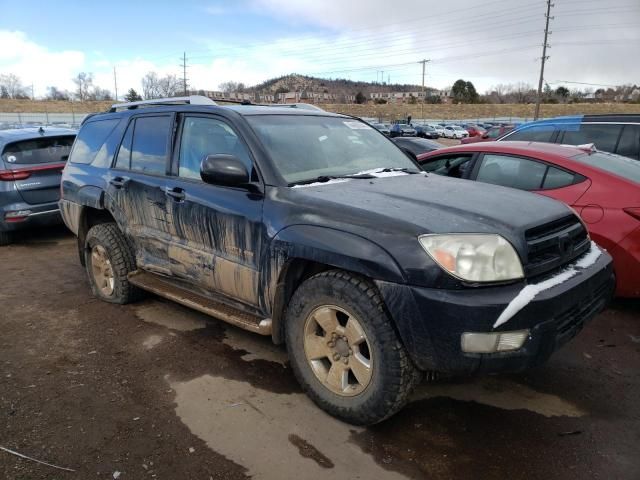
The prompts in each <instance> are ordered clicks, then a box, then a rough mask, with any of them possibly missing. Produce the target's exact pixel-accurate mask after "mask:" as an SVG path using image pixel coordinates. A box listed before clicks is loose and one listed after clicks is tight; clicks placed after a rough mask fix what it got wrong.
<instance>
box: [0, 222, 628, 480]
mask: <svg viewBox="0 0 640 480" xmlns="http://www.w3.org/2000/svg"><path fill="white" fill-rule="evenodd" d="M0 265H1V267H0V268H1V270H0V271H1V272H2V280H3V288H2V289H1V290H0V302H1V305H2V310H1V312H0V327H1V329H2V330H1V332H2V333H1V335H0V446H2V447H5V448H8V449H11V450H14V451H17V452H20V453H22V454H25V455H28V456H31V457H33V458H36V459H39V460H43V461H46V462H49V463H52V464H55V465H57V466H61V467H65V468H70V469H73V470H75V472H69V471H63V470H59V469H55V468H53V467H50V466H45V465H40V464H37V463H34V462H31V461H28V460H25V459H22V458H18V457H16V456H15V455H11V454H9V453H7V452H5V451H0V478H2V479H7V480H12V479H21V480H23V479H24V480H26V479H29V480H32V479H83V480H84V479H89V478H97V479H100V478H103V479H113V478H121V479H142V478H163V479H204V480H207V479H218V478H220V479H223V478H224V479H240V478H248V477H253V478H256V479H274V480H276V479H277V480H282V479H288V478H305V479H315V478H327V477H330V478H335V479H343V478H344V479H347V478H348V479H356V478H362V479H373V478H375V479H376V480H377V479H386V478H389V479H404V478H412V479H422V478H429V479H440V478H443V479H449V478H462V479H477V478H488V479H501V480H502V479H504V478H510V479H520V478H524V479H535V478H544V479H565V478H568V477H573V478H602V479H611V478H620V479H623V478H624V479H626V478H628V479H637V478H640V456H639V455H638V451H639V450H638V445H639V444H640V404H639V402H638V398H640V374H639V371H640V369H639V367H640V355H639V353H640V303H639V302H638V301H616V302H614V303H613V304H612V305H611V307H610V308H609V309H608V310H607V311H605V312H603V313H602V314H601V315H599V316H598V318H596V319H595V320H594V321H593V322H592V323H591V324H589V325H588V326H587V328H586V329H585V330H584V331H583V332H582V333H581V334H580V335H579V336H578V337H577V338H576V339H575V340H574V341H573V342H571V343H570V344H568V345H567V346H566V347H565V348H564V349H562V350H561V351H560V352H558V353H557V354H555V355H554V356H553V357H552V359H551V360H550V362H549V363H548V364H547V365H545V366H543V367H541V368H538V369H536V370H533V371H530V372H528V373H526V374H522V375H502V376H492V377H486V378H477V379H456V380H450V381H447V382H443V383H441V384H437V385H433V386H430V385H423V386H421V387H420V388H419V389H418V391H417V392H416V394H415V395H414V399H413V401H412V402H411V403H410V404H409V405H408V406H407V407H406V408H405V409H404V410H403V411H402V412H400V413H399V414H398V415H396V416H395V417H393V418H392V419H390V420H388V421H386V422H384V423H383V424H381V425H377V426H375V427H372V428H355V427H352V426H349V425H345V424H343V423H340V422H338V421H336V420H334V419H332V418H330V417H328V416H327V415H325V414H324V413H323V412H321V411H320V410H318V409H317V408H316V407H314V406H313V405H312V404H311V403H310V402H309V401H308V400H307V399H306V397H305V396H304V395H303V394H302V393H301V392H300V389H299V387H298V386H297V384H296V383H295V381H294V379H293V377H292V374H291V371H290V369H289V368H288V364H287V361H286V356H285V354H284V352H283V351H282V349H280V348H276V347H274V346H273V345H271V344H270V342H269V340H268V339H266V338H262V337H257V336H253V335H251V334H248V333H245V332H243V331H241V330H238V329H236V328H233V327H229V326H226V325H224V324H222V323H221V322H217V321H215V320H213V319H210V318H207V317H205V316H203V315H200V314H198V313H195V312H192V311H190V310H187V309H184V308H182V307H179V306H176V305H173V304H171V303H168V302H165V301H163V300H160V299H158V298H155V297H149V298H147V299H145V300H143V301H142V302H140V303H137V304H134V305H127V306H116V305H110V304H106V303H102V302H100V301H97V300H95V299H94V298H93V297H92V295H91V292H90V290H89V288H88V285H87V281H86V278H85V274H84V271H83V270H82V268H81V267H80V265H79V263H78V260H77V255H76V252H75V249H74V238H73V237H72V236H70V235H69V234H68V233H67V232H66V231H65V230H64V229H62V228H60V229H57V230H53V231H51V230H49V231H44V230H43V231H36V232H31V233H29V234H24V235H22V236H21V237H20V238H19V239H18V242H17V243H16V244H15V245H12V246H9V247H6V248H2V249H0Z"/></svg>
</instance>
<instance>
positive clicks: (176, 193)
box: [165, 187, 186, 202]
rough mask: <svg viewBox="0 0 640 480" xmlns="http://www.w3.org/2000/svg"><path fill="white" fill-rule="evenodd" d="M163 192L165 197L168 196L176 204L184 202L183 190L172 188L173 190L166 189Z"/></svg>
mask: <svg viewBox="0 0 640 480" xmlns="http://www.w3.org/2000/svg"><path fill="white" fill-rule="evenodd" d="M165 192H166V194H167V195H169V196H170V197H171V198H173V199H174V200H176V201H178V202H180V201H182V200H184V199H185V197H186V194H185V193H184V190H183V189H182V188H180V187H174V188H170V187H167V188H166V190H165Z"/></svg>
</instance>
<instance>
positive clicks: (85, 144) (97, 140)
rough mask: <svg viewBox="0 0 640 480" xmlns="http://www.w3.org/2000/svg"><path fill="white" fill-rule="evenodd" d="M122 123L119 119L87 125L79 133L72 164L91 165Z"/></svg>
mask: <svg viewBox="0 0 640 480" xmlns="http://www.w3.org/2000/svg"><path fill="white" fill-rule="evenodd" d="M118 122H120V120H119V119H117V118H112V119H109V120H96V121H93V122H89V123H85V124H84V125H83V126H82V128H81V129H80V133H78V138H77V139H76V143H75V145H74V147H73V151H72V152H71V157H69V161H70V162H71V163H86V164H88V163H91V162H93V160H94V159H95V158H96V155H97V154H98V152H99V151H100V150H101V149H102V148H103V147H104V149H105V150H106V146H104V143H105V141H106V140H107V137H108V136H109V135H110V134H111V132H112V131H113V129H114V128H116V125H118Z"/></svg>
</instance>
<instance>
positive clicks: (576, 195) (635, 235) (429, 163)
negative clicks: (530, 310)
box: [418, 141, 640, 297]
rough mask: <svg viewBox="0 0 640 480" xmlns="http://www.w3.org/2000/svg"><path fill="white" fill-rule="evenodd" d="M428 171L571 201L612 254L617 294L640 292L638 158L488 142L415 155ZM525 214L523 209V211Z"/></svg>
mask: <svg viewBox="0 0 640 480" xmlns="http://www.w3.org/2000/svg"><path fill="white" fill-rule="evenodd" d="M418 161H419V162H420V164H421V165H422V168H423V169H424V170H426V171H427V172H433V173H437V174H441V175H445V176H450V177H457V178H464V179H469V180H476V181H479V182H486V183H493V184H496V185H503V186H506V187H513V188H519V189H521V190H529V191H532V192H536V193H539V194H542V195H546V196H548V197H551V198H555V199H556V200H560V201H563V202H565V203H567V204H568V205H570V206H571V207H572V208H573V209H574V210H575V211H576V212H577V213H578V214H579V215H580V216H581V217H582V220H583V221H584V222H585V224H586V226H587V229H588V230H589V233H590V234H591V238H592V239H593V240H594V241H595V242H596V243H598V244H599V245H600V246H601V247H603V248H605V249H606V250H607V251H608V252H609V253H610V254H611V256H612V257H613V262H614V268H615V270H616V276H617V286H616V295H617V296H620V297H640V162H638V161H637V160H632V159H630V158H627V157H622V156H619V155H615V154H611V153H605V152H598V151H595V150H590V149H588V148H578V147H570V146H563V145H554V144H548V143H536V142H506V141H505V142H487V143H476V144H472V145H460V146H456V147H449V148H442V149H440V150H435V151H433V152H429V153H425V154H422V155H419V156H418ZM522 213H523V215H526V212H522Z"/></svg>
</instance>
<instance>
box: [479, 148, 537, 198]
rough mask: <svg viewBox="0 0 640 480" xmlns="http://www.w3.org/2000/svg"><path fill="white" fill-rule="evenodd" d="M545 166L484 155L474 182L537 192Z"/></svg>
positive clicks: (507, 157)
mask: <svg viewBox="0 0 640 480" xmlns="http://www.w3.org/2000/svg"><path fill="white" fill-rule="evenodd" d="M546 170H547V166H546V165H545V164H544V163H540V162H536V161H534V160H528V159H526V158H520V157H511V156H507V155H492V154H486V155H484V156H483V157H482V161H481V162H480V167H479V170H478V175H477V178H476V180H478V181H479V182H485V183H493V184H494V185H502V186H504V187H512V188H519V189H520V190H537V189H539V188H540V186H541V185H542V180H543V179H544V174H545V172H546Z"/></svg>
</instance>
